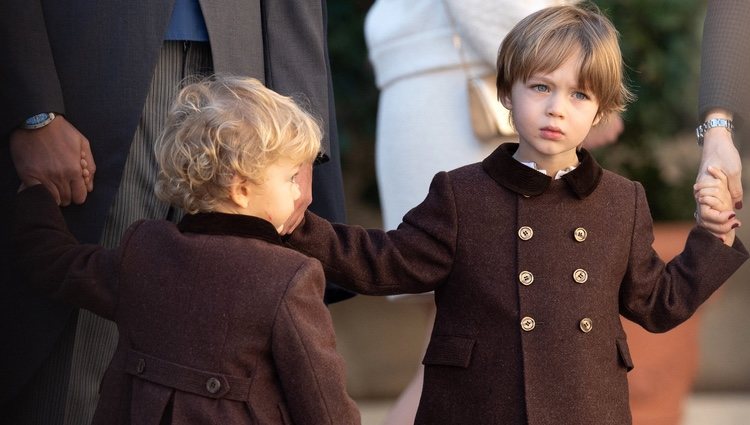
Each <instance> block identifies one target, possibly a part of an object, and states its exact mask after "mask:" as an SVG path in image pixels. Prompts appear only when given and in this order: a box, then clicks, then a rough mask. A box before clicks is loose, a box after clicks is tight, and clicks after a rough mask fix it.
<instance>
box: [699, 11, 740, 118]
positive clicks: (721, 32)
mask: <svg viewBox="0 0 750 425" xmlns="http://www.w3.org/2000/svg"><path fill="white" fill-rule="evenodd" d="M748 40H750V0H709V2H708V9H707V12H706V19H705V22H704V24H703V45H702V47H701V77H700V96H699V102H700V103H699V113H700V118H701V119H702V118H703V117H704V116H705V114H706V112H708V111H709V110H711V109H713V108H717V107H720V108H724V109H728V110H730V111H732V112H733V113H734V115H735V120H736V121H737V122H738V123H740V122H742V123H745V124H744V125H747V124H746V122H747V119H748V117H747V115H748V113H750V111H749V110H750V84H748V83H747V77H746V75H747V70H748V69H750V44H748Z"/></svg>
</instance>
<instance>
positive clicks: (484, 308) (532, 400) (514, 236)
mask: <svg viewBox="0 0 750 425" xmlns="http://www.w3.org/2000/svg"><path fill="white" fill-rule="evenodd" d="M516 147H517V145H515V144H506V145H503V146H501V147H500V148H499V149H498V150H496V151H495V152H494V153H493V154H492V155H491V156H490V157H488V158H487V159H486V160H485V161H484V162H482V163H481V164H474V165H469V166H466V167H462V168H459V169H457V170H454V171H451V172H448V173H445V172H442V173H439V174H437V175H436V176H435V178H434V180H433V182H432V185H431V187H430V191H429V194H428V195H427V198H426V200H425V201H424V202H423V203H422V204H420V205H419V206H417V207H416V208H414V209H413V210H411V211H410V212H409V213H407V214H406V216H405V217H404V220H403V223H402V224H401V225H400V226H399V228H398V229H397V230H394V231H390V232H387V233H386V232H383V231H379V230H365V229H362V228H360V227H354V226H344V225H331V224H329V223H328V222H326V221H324V220H321V219H320V218H318V217H316V216H314V215H312V214H308V215H307V216H306V219H305V223H304V224H303V226H302V227H301V228H300V229H299V230H297V231H295V233H294V234H293V235H292V237H291V239H290V240H289V243H290V244H291V245H293V246H294V247H295V248H297V249H300V250H301V251H302V252H305V253H307V254H310V255H313V256H315V257H316V258H318V259H320V260H321V262H322V263H323V266H324V269H325V271H326V273H327V274H330V277H331V278H333V279H335V281H336V282H339V283H341V284H342V285H344V286H347V287H348V288H349V289H352V290H355V291H358V292H361V293H365V294H373V295H384V294H396V293H417V292H425V291H431V290H434V291H435V303H436V305H437V316H436V319H435V327H434V331H433V333H432V338H431V340H430V343H429V346H428V348H427V352H426V354H425V357H424V361H423V363H424V364H425V378H424V389H423V392H422V398H421V401H420V405H419V410H418V413H417V419H416V423H418V424H430V425H434V424H472V425H482V424H511V425H512V424H519V425H520V424H532V425H542V424H544V425H559V424H576V425H603V424H608V425H610V424H628V423H630V422H631V416H630V411H629V408H628V387H627V380H626V372H627V371H628V370H629V369H630V368H632V367H633V364H632V360H631V358H630V355H629V353H628V347H627V342H626V336H625V333H624V332H623V329H622V327H621V325H620V318H619V315H620V314H622V315H624V316H625V317H627V318H629V319H631V320H633V321H635V322H637V323H639V324H641V325H642V326H644V327H645V328H647V329H649V330H651V331H655V332H660V331H666V330H667V329H670V328H672V327H674V326H676V325H677V324H679V323H680V322H682V321H684V320H685V319H687V318H688V317H689V316H690V315H691V314H692V313H693V312H694V311H695V309H696V308H697V307H698V306H699V305H700V304H701V303H702V302H703V301H704V300H705V299H706V298H708V296H709V295H710V294H711V293H712V292H713V291H714V290H715V289H716V288H718V287H719V286H720V285H721V284H722V283H723V282H724V281H725V280H726V279H727V278H728V277H729V276H730V275H731V274H732V273H733V272H734V271H735V270H736V269H737V268H738V267H739V266H740V264H742V263H743V262H744V261H745V260H746V259H747V257H748V254H747V251H746V250H745V248H744V247H743V245H742V244H741V242H739V240H738V241H737V242H736V243H735V245H734V247H727V246H725V245H724V244H723V243H722V242H721V241H720V240H719V239H717V238H716V237H714V236H712V235H711V234H709V233H708V232H706V231H704V230H702V229H698V228H696V229H694V230H693V231H692V232H691V234H690V237H689V240H688V242H687V246H686V248H685V251H684V252H683V253H682V254H681V255H680V256H678V257H677V258H676V259H675V260H674V261H672V262H670V263H669V264H667V265H666V267H665V264H664V263H663V262H662V261H661V260H660V259H659V257H658V256H657V254H656V253H655V252H654V251H653V249H652V248H651V243H652V241H653V235H652V228H651V227H652V220H651V217H650V214H649V209H648V204H647V202H646V197H645V195H644V191H643V188H642V186H641V185H640V184H638V183H635V182H632V181H629V180H627V179H625V178H623V177H621V176H618V175H615V174H614V173H611V172H608V171H604V170H602V169H601V168H600V167H599V165H597V164H596V162H595V161H594V159H593V158H592V157H591V156H590V155H589V154H588V153H587V152H586V151H582V152H581V153H580V159H581V164H580V166H579V167H578V168H576V169H575V170H574V171H573V172H571V173H569V174H567V175H565V176H564V177H563V178H562V179H561V180H552V179H550V178H548V177H546V176H544V175H542V174H541V173H538V172H537V171H534V170H532V169H530V168H528V167H526V166H524V165H522V164H520V163H518V162H517V161H515V160H514V159H513V158H512V156H511V155H512V153H513V152H514V151H515V149H516Z"/></svg>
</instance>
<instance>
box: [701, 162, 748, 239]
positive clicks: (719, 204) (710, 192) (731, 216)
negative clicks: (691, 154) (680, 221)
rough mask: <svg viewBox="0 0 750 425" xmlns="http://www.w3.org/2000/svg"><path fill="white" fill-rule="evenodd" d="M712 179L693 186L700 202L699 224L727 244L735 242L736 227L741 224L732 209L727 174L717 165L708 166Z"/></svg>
mask: <svg viewBox="0 0 750 425" xmlns="http://www.w3.org/2000/svg"><path fill="white" fill-rule="evenodd" d="M708 173H709V174H710V175H711V176H712V177H713V178H712V179H711V178H709V179H703V180H701V181H700V182H698V183H696V184H695V186H693V191H694V195H695V200H696V202H697V203H698V211H697V212H696V219H697V221H698V224H699V225H701V226H702V227H704V228H706V229H707V230H708V231H710V232H711V233H713V234H714V235H716V236H717V237H718V238H720V239H721V240H723V241H724V243H726V244H727V245H732V243H734V233H735V232H734V229H736V228H737V227H739V226H740V225H741V223H740V221H739V220H738V219H737V217H736V215H735V213H734V211H732V206H733V204H732V196H731V195H730V194H729V186H728V184H727V176H726V174H724V172H723V171H722V170H720V169H718V168H715V167H711V166H709V167H708Z"/></svg>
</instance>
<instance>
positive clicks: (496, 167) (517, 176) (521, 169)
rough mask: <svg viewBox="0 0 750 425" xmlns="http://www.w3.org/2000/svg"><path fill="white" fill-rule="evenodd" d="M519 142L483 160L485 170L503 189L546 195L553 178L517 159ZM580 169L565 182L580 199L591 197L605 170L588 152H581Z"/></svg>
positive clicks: (564, 178) (510, 144)
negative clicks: (515, 154)
mask: <svg viewBox="0 0 750 425" xmlns="http://www.w3.org/2000/svg"><path fill="white" fill-rule="evenodd" d="M517 149H518V143H504V144H502V145H500V146H499V147H498V148H497V149H495V151H494V152H492V154H490V156H488V157H487V158H485V159H484V161H482V168H484V171H485V172H486V173H487V174H489V176H490V177H492V179H493V180H495V182H496V183H497V184H499V185H500V186H503V187H504V188H506V189H508V190H511V191H513V192H516V193H518V194H519V195H524V196H537V195H541V194H542V193H544V192H545V191H546V190H547V189H548V188H549V187H550V185H551V184H552V181H553V179H552V178H551V177H550V176H547V175H545V174H542V173H540V172H538V171H536V170H534V169H532V168H529V167H528V166H526V165H524V164H522V163H520V162H519V161H517V160H516V159H514V158H513V154H514V153H515V152H516V150H517ZM577 155H578V161H579V164H578V166H577V167H576V168H575V169H574V170H572V171H570V172H568V173H566V174H564V175H563V176H561V178H560V179H561V180H562V181H564V182H565V183H566V185H567V186H568V188H570V190H571V191H572V192H573V193H574V194H575V195H576V196H577V197H578V198H579V199H584V198H585V197H587V196H588V195H590V194H591V193H592V192H593V191H594V189H596V186H597V185H598V184H599V181H600V180H601V178H602V173H603V170H602V167H601V166H600V165H599V164H598V163H597V162H596V160H594V157H592V156H591V154H590V153H589V152H588V151H587V150H586V149H581V150H579V151H578V152H577Z"/></svg>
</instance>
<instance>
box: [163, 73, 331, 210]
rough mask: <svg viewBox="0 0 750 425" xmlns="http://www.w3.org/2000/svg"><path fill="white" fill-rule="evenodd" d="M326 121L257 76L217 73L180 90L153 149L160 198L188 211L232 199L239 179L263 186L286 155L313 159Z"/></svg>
mask: <svg viewBox="0 0 750 425" xmlns="http://www.w3.org/2000/svg"><path fill="white" fill-rule="evenodd" d="M320 139H321V130H320V125H319V123H318V121H317V120H316V119H314V118H313V117H312V116H311V115H310V114H309V113H307V112H305V111H304V110H303V109H301V108H300V107H299V106H298V105H297V104H296V103H295V102H294V100H292V99H291V98H289V97H285V96H282V95H280V94H278V93H275V92H274V91H272V90H270V89H268V88H266V87H265V86H263V84H262V83H261V82H260V81H258V80H256V79H254V78H243V77H235V76H223V75H214V76H212V77H209V78H207V79H205V80H202V81H199V82H196V83H192V84H188V85H187V86H185V87H184V88H183V89H182V90H181V91H180V92H179V94H178V95H177V99H176V100H175V102H174V104H173V105H172V107H171V109H170V111H169V116H168V118H167V123H166V126H165V129H164V131H163V132H162V134H161V135H160V136H159V138H158V139H157V141H156V145H155V147H154V151H155V154H156V160H157V162H158V164H159V169H160V171H159V175H158V177H157V182H156V187H155V191H156V196H157V197H158V198H159V199H161V200H163V201H166V202H169V203H170V204H172V205H174V206H176V207H179V208H182V209H184V210H185V211H187V212H188V213H191V214H194V213H197V212H210V211H213V210H214V209H215V207H216V206H217V204H219V203H220V202H223V201H224V200H227V199H229V193H230V191H229V189H230V187H231V185H232V183H233V181H235V180H234V179H235V177H239V178H240V179H243V180H248V181H250V182H253V183H256V184H260V183H262V182H263V180H264V178H265V175H264V173H265V170H266V168H267V167H268V166H269V165H271V164H273V163H274V162H276V161H278V160H279V159H282V158H283V159H288V160H291V161H294V162H298V163H305V162H312V161H313V160H314V159H315V158H316V156H317V155H318V154H319V150H320Z"/></svg>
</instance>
